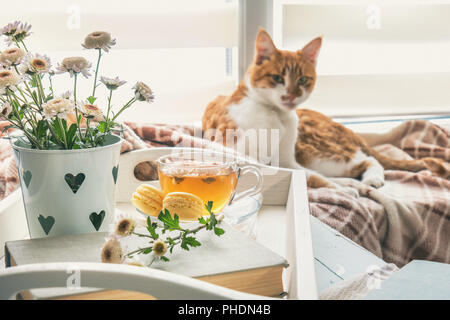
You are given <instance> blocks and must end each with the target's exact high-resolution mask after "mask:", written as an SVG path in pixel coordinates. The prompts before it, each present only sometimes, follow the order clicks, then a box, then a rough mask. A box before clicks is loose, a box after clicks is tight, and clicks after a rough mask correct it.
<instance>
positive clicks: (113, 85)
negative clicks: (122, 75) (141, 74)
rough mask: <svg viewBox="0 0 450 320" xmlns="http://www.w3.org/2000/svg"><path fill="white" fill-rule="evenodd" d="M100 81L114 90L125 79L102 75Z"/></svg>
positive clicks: (123, 82) (122, 83)
mask: <svg viewBox="0 0 450 320" xmlns="http://www.w3.org/2000/svg"><path fill="white" fill-rule="evenodd" d="M100 82H101V83H103V84H104V85H105V86H106V87H107V88H108V89H109V90H116V89H117V88H118V87H120V86H121V85H124V84H125V83H127V82H126V81H123V80H120V79H119V77H115V78H107V77H103V76H101V77H100Z"/></svg>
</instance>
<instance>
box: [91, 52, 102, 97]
mask: <svg viewBox="0 0 450 320" xmlns="http://www.w3.org/2000/svg"><path fill="white" fill-rule="evenodd" d="M97 50H98V59H97V67H96V68H95V76H94V89H92V97H94V98H95V89H97V76H98V68H99V66H100V59H101V57H102V49H97Z"/></svg>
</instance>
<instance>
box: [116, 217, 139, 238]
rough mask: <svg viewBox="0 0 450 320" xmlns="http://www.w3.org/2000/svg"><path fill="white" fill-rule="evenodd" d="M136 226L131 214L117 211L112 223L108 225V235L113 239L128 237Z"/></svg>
mask: <svg viewBox="0 0 450 320" xmlns="http://www.w3.org/2000/svg"><path fill="white" fill-rule="evenodd" d="M137 224H138V223H137V221H136V220H135V219H133V216H132V215H131V214H129V213H128V212H123V211H119V212H118V213H116V215H115V217H114V222H113V223H112V224H110V225H109V234H110V235H111V236H115V237H117V236H119V237H126V236H129V235H130V234H131V233H132V232H133V231H134V229H135V228H136V227H137Z"/></svg>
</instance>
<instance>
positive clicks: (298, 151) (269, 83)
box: [202, 28, 448, 188]
mask: <svg viewBox="0 0 450 320" xmlns="http://www.w3.org/2000/svg"><path fill="white" fill-rule="evenodd" d="M321 44H322V39H321V38H316V39H314V40H312V41H311V42H309V43H308V44H307V45H306V46H305V47H303V49H301V50H298V51H285V50H278V49H277V48H276V47H275V45H274V44H273V41H272V39H271V37H270V35H269V34H268V33H267V32H266V31H265V30H264V29H262V28H260V30H259V32H258V35H257V38H256V54H255V58H254V61H253V63H252V64H251V65H250V67H249V68H248V70H247V72H246V74H245V76H244V79H242V81H241V82H240V84H239V86H238V88H237V89H236V90H235V91H234V92H233V93H232V94H231V95H230V96H219V97H217V98H216V99H215V100H214V101H212V102H211V103H210V104H209V105H208V107H207V108H206V110H205V113H204V116H203V123H202V129H203V131H204V132H206V131H210V130H211V129H215V130H217V131H219V132H221V133H222V135H223V136H227V133H226V131H227V130H231V129H232V130H236V129H243V130H248V129H267V130H272V129H276V130H279V141H278V143H279V164H280V166H281V167H286V168H292V169H303V170H306V174H307V178H308V186H309V187H313V188H318V187H332V188H340V186H339V185H337V184H336V183H335V182H333V181H331V180H330V179H326V178H324V176H326V177H349V178H361V180H362V182H363V183H365V184H367V185H370V186H373V187H376V188H378V187H381V186H383V184H384V169H401V170H409V171H419V170H423V169H430V170H432V171H433V172H435V173H438V174H441V175H447V174H448V173H447V172H446V171H445V170H444V171H443V167H442V166H441V163H442V160H439V159H435V158H425V159H420V160H394V159H390V158H387V157H385V156H382V155H380V154H378V153H377V152H376V151H374V150H373V149H372V148H370V147H369V146H368V145H367V143H366V142H365V141H364V140H363V139H362V138H361V137H360V136H358V135H357V134H355V133H354V132H353V131H351V130H350V129H348V128H346V127H344V126H343V125H341V124H338V123H336V122H334V121H332V120H331V119H330V118H328V117H326V116H324V115H323V114H321V113H318V112H315V111H312V110H307V109H298V110H296V107H297V106H298V105H299V104H301V103H302V102H304V101H305V100H306V99H307V98H308V96H309V95H310V93H311V92H312V90H313V88H314V84H315V81H316V72H315V66H316V63H317V57H318V54H319V50H320V47H321ZM330 98H331V97H330ZM227 141H228V143H229V142H230V141H229V140H225V141H224V142H223V143H224V144H227Z"/></svg>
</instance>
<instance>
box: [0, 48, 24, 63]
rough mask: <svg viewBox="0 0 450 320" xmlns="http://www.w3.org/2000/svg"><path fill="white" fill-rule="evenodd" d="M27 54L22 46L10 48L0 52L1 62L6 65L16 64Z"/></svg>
mask: <svg viewBox="0 0 450 320" xmlns="http://www.w3.org/2000/svg"><path fill="white" fill-rule="evenodd" d="M24 55H25V51H23V50H22V49H21V48H9V49H6V50H5V51H3V52H2V53H1V54H0V63H2V64H3V65H6V66H16V65H18V64H20V61H21V60H22V58H23V57H24Z"/></svg>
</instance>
